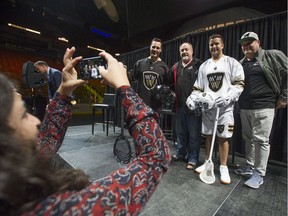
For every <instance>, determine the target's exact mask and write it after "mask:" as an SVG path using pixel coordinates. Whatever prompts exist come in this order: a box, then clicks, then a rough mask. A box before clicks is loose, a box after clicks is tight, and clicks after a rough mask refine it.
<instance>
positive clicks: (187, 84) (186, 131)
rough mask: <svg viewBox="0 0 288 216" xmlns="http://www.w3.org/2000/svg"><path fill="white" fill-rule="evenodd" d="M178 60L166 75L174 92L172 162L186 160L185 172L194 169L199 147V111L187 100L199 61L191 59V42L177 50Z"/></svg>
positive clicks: (167, 81) (196, 73) (183, 44)
mask: <svg viewBox="0 0 288 216" xmlns="http://www.w3.org/2000/svg"><path fill="white" fill-rule="evenodd" d="M179 52H180V57H181V60H180V61H179V62H177V63H176V64H175V65H174V66H173V67H172V68H171V69H170V70H169V72H168V74H167V78H166V83H167V84H169V85H174V88H175V91H176V98H177V99H176V106H177V108H176V134H177V143H178V144H177V153H176V155H174V156H173V157H172V162H173V161H174V162H176V161H186V160H187V161H188V163H187V164H186V169H189V170H193V169H194V168H195V166H196V163H197V162H198V155H199V148H200V144H201V112H200V113H197V112H195V111H191V110H189V109H188V107H187V105H186V100H187V98H188V97H189V95H190V94H191V92H192V87H193V84H194V82H195V80H196V78H197V75H198V69H199V67H200V65H201V63H202V62H201V61H200V60H199V59H197V58H195V57H193V47H192V44H190V43H187V42H185V43H182V44H181V45H180V47H179Z"/></svg>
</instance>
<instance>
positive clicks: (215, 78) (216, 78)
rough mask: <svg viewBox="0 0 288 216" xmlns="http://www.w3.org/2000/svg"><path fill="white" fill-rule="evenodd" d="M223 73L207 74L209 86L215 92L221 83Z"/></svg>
mask: <svg viewBox="0 0 288 216" xmlns="http://www.w3.org/2000/svg"><path fill="white" fill-rule="evenodd" d="M223 78H224V73H211V74H208V75H207V79H208V82H209V88H210V89H211V90H212V91H214V92H217V91H218V90H219V89H220V88H221V87H222V84H223Z"/></svg>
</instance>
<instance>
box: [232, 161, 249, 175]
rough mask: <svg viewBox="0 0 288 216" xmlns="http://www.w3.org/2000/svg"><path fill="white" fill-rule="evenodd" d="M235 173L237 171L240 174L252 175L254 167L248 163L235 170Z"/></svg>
mask: <svg viewBox="0 0 288 216" xmlns="http://www.w3.org/2000/svg"><path fill="white" fill-rule="evenodd" d="M234 173H236V174H238V175H252V174H253V168H252V166H251V165H249V164H246V165H245V166H243V167H240V168H238V169H236V170H234Z"/></svg>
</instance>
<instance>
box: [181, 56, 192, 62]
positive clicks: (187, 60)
mask: <svg viewBox="0 0 288 216" xmlns="http://www.w3.org/2000/svg"><path fill="white" fill-rule="evenodd" d="M182 61H183V62H184V63H187V62H189V61H190V58H189V56H188V55H182Z"/></svg>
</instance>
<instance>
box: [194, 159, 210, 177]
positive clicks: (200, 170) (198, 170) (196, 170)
mask: <svg viewBox="0 0 288 216" xmlns="http://www.w3.org/2000/svg"><path fill="white" fill-rule="evenodd" d="M206 161H207V160H205V163H204V164H202V165H201V166H199V167H197V168H196V169H195V172H196V173H198V174H200V173H202V172H204V170H205V165H206Z"/></svg>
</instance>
